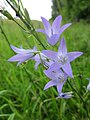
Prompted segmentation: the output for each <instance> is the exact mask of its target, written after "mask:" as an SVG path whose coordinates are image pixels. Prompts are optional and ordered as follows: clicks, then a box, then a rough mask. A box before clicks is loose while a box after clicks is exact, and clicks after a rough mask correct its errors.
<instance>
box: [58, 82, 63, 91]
mask: <svg viewBox="0 0 90 120" xmlns="http://www.w3.org/2000/svg"><path fill="white" fill-rule="evenodd" d="M63 84H64V82H61V83H58V85H57V91H58V93H61V91H62V87H63Z"/></svg>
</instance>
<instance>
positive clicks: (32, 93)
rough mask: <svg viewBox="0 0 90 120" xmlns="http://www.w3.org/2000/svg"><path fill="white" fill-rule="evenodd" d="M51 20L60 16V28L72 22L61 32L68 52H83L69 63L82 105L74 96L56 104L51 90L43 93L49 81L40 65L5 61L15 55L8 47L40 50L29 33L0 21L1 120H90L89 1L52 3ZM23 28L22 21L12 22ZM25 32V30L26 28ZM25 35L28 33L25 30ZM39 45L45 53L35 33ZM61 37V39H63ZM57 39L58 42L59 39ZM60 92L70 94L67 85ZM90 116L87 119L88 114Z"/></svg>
mask: <svg viewBox="0 0 90 120" xmlns="http://www.w3.org/2000/svg"><path fill="white" fill-rule="evenodd" d="M52 2H53V6H52V18H51V19H50V22H51V23H52V21H53V20H54V19H55V17H56V16H57V15H60V14H61V15H62V16H63V21H62V25H63V24H65V23H68V22H72V25H71V26H70V27H69V28H68V29H67V30H65V31H64V33H63V34H62V36H64V37H65V39H66V43H67V48H68V51H69V52H70V51H82V52H83V53H84V54H83V55H82V56H81V57H80V58H78V59H76V60H75V61H73V62H72V63H71V65H72V70H73V74H74V79H69V81H70V83H71V85H72V86H73V87H74V88H75V89H76V91H77V92H78V94H80V96H82V98H83V100H84V103H83V102H82V101H81V99H80V98H79V97H78V95H77V94H76V93H74V97H73V98H71V99H68V100H66V99H58V100H56V98H55V97H56V96H57V95H58V94H57V91H56V88H55V87H52V88H50V89H48V90H46V91H44V90H43V88H44V86H45V84H46V83H47V82H48V81H49V79H48V78H47V77H46V76H45V75H44V73H43V70H44V68H43V67H42V66H41V65H39V67H38V70H35V69H34V64H35V62H34V61H32V60H31V61H28V62H26V63H24V64H21V65H20V66H19V67H17V66H16V65H17V63H9V62H8V61H7V60H8V59H9V58H10V57H11V56H13V55H14V52H13V51H12V50H11V48H10V44H12V45H14V46H17V47H20V45H22V46H23V48H25V49H28V48H33V46H37V48H38V49H40V50H42V49H43V48H42V46H41V45H40V44H39V42H38V41H37V40H36V38H35V36H34V35H33V34H32V33H31V34H28V33H27V32H25V31H24V30H22V29H21V28H20V27H19V26H18V25H17V24H16V23H14V21H12V20H8V19H2V18H1V19H0V120H77V119H78V120H90V117H89V116H90V92H88V91H86V87H87V84H88V81H87V80H86V78H90V0H52ZM15 20H16V21H17V22H18V23H19V24H20V25H22V26H23V27H24V28H26V26H25V25H24V24H23V23H22V22H21V20H18V19H15ZM32 25H33V26H34V27H35V29H37V28H43V25H42V23H41V22H40V21H32ZM26 29H27V28H26ZM27 31H28V29H27ZM38 36H39V39H40V41H41V42H42V43H43V44H44V45H45V46H46V47H47V49H52V50H56V51H57V48H58V45H59V43H58V44H57V45H56V46H55V48H53V47H51V46H47V43H46V37H45V35H44V34H42V33H38ZM62 36H61V37H62ZM61 37H60V38H61ZM63 91H73V89H72V88H71V87H70V85H69V84H68V83H66V84H65V85H64V87H63ZM87 113H88V114H89V116H88V114H87Z"/></svg>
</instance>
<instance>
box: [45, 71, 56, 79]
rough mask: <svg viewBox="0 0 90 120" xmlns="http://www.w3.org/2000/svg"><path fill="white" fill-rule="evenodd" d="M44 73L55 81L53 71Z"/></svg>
mask: <svg viewBox="0 0 90 120" xmlns="http://www.w3.org/2000/svg"><path fill="white" fill-rule="evenodd" d="M44 73H45V75H46V76H47V77H49V78H50V79H55V74H54V73H53V72H52V71H50V70H44Z"/></svg>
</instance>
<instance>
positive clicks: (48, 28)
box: [41, 17, 51, 36]
mask: <svg viewBox="0 0 90 120" xmlns="http://www.w3.org/2000/svg"><path fill="white" fill-rule="evenodd" d="M41 19H42V22H43V24H44V28H45V33H46V34H47V35H48V36H51V25H50V23H49V22H48V21H47V20H46V19H45V18H43V17H41Z"/></svg>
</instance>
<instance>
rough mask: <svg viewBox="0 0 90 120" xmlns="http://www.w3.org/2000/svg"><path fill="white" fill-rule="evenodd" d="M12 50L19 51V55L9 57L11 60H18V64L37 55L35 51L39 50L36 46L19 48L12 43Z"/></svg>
mask: <svg viewBox="0 0 90 120" xmlns="http://www.w3.org/2000/svg"><path fill="white" fill-rule="evenodd" d="M11 48H12V50H13V51H14V52H15V53H17V55H14V56H13V57H11V58H9V59H8V61H9V62H15V61H18V64H17V66H18V65H20V64H21V63H22V62H24V61H27V60H29V59H31V58H33V57H34V56H35V52H37V49H36V47H34V48H33V49H32V50H31V49H27V50H25V49H23V48H22V47H20V48H17V47H15V46H13V45H11Z"/></svg>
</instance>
